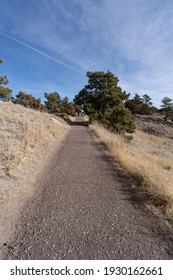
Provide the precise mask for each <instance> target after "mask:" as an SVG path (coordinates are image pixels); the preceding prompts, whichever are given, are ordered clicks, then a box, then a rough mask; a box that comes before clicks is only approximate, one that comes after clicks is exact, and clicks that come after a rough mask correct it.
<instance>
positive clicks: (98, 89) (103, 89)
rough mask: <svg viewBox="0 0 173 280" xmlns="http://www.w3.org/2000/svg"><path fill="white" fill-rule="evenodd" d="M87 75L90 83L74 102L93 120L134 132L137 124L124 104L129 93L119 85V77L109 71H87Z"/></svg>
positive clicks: (120, 131)
mask: <svg viewBox="0 0 173 280" xmlns="http://www.w3.org/2000/svg"><path fill="white" fill-rule="evenodd" d="M87 77H88V84H87V85H86V86H85V87H84V88H83V89H82V90H81V91H80V92H79V94H78V95H76V96H75V98H74V103H75V104H76V105H78V106H80V107H81V108H82V109H83V110H84V112H85V113H86V114H87V115H89V117H90V120H91V121H93V120H97V121H100V122H101V123H103V124H104V125H106V126H107V127H108V128H109V129H111V130H113V131H117V132H119V133H123V132H130V133H131V132H133V131H134V129H135V124H134V122H133V121H132V119H131V116H130V111H129V110H128V109H127V108H125V106H124V103H125V101H126V100H127V99H128V97H129V94H126V92H125V91H124V92H123V91H122V89H121V88H120V87H119V86H118V78H117V77H116V76H114V74H112V73H111V72H109V71H108V72H106V73H105V72H101V71H99V72H87Z"/></svg>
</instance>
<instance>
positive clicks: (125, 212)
mask: <svg viewBox="0 0 173 280" xmlns="http://www.w3.org/2000/svg"><path fill="white" fill-rule="evenodd" d="M78 122H80V118H79V119H78ZM79 124H80V123H78V125H74V126H72V127H71V130H70V132H69V134H68V136H67V138H66V140H65V141H64V143H63V144H62V146H61V150H60V151H59V153H57V154H56V155H55V156H54V158H53V160H52V162H51V164H50V165H49V166H48V167H47V169H45V172H44V173H43V174H42V176H41V178H40V179H39V181H38V182H37V184H38V186H37V193H36V196H35V197H33V198H32V199H31V200H30V201H29V202H28V204H27V205H26V207H25V209H24V210H23V213H22V217H21V221H20V223H19V224H18V226H17V228H16V234H15V236H14V238H13V239H12V240H11V241H10V243H9V244H5V246H4V252H5V254H6V255H4V258H5V259H172V257H173V239H172V237H171V234H169V231H168V230H166V228H167V227H166V223H165V224H164V222H163V223H161V221H160V218H158V217H157V216H155V215H153V214H152V213H151V212H149V211H147V210H145V209H144V208H143V207H142V206H141V205H140V203H138V201H135V200H133V199H132V196H131V194H130V192H129V191H128V189H129V185H128V177H126V178H125V179H124V180H123V178H122V176H121V172H120V167H119V166H118V165H116V164H113V163H112V162H111V160H110V159H109V157H108V156H107V155H106V153H105V151H104V149H103V147H102V145H100V144H99V143H98V142H97V141H95V140H94V138H93V137H92V135H91V131H90V130H89V129H88V127H86V126H81V125H79ZM122 172H123V170H122Z"/></svg>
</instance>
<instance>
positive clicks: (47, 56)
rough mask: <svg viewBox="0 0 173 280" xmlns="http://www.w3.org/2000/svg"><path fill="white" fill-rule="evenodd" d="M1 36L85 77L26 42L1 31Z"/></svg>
mask: <svg viewBox="0 0 173 280" xmlns="http://www.w3.org/2000/svg"><path fill="white" fill-rule="evenodd" d="M0 34H2V35H3V36H5V37H7V38H9V39H11V40H13V41H15V42H17V43H19V44H21V45H23V46H25V47H27V48H28V49H31V50H33V51H35V52H37V53H39V54H41V55H43V56H45V57H46V58H49V59H51V60H52V61H54V62H56V63H58V64H61V65H63V66H65V67H67V68H69V69H71V70H73V71H75V72H78V73H80V74H83V75H85V74H84V72H82V71H79V70H77V69H75V68H73V67H72V66H70V65H68V64H66V63H64V62H62V61H60V60H58V59H56V58H54V57H52V56H50V55H48V54H46V53H44V52H42V51H39V50H38V49H36V48H33V47H31V46H30V45H28V44H26V43H24V42H22V41H20V40H18V39H16V38H14V37H12V36H10V35H8V34H6V33H4V32H2V31H0Z"/></svg>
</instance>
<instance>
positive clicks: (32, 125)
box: [0, 102, 66, 177]
mask: <svg viewBox="0 0 173 280" xmlns="http://www.w3.org/2000/svg"><path fill="white" fill-rule="evenodd" d="M65 128H66V124H65V123H64V122H63V121H62V120H61V119H60V118H56V117H53V116H51V115H49V114H46V113H40V112H38V111H33V110H31V109H26V108H24V107H21V106H18V105H13V104H8V103H3V102H1V103H0V177H3V176H6V175H7V174H8V175H9V174H10V170H11V169H12V168H14V167H17V166H20V165H22V164H23V163H24V162H25V161H28V160H29V159H33V158H35V156H36V154H37V153H42V151H43V150H45V149H46V150H49V149H50V147H51V145H52V143H53V142H54V141H55V140H56V139H57V138H61V136H62V135H63V134H64V132H65V130H66V129H65Z"/></svg>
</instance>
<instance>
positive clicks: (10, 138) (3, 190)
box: [0, 102, 69, 247]
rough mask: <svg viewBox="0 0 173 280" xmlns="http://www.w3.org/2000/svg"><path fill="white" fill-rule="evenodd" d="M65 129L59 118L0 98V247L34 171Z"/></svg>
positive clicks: (27, 193) (30, 190)
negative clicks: (2, 100) (0, 100)
mask: <svg viewBox="0 0 173 280" xmlns="http://www.w3.org/2000/svg"><path fill="white" fill-rule="evenodd" d="M68 130H69V126H68V125H67V124H66V123H65V122H64V121H63V120H62V119H61V118H58V117H55V116H53V115H50V114H47V113H40V112H38V111H34V110H31V109H26V108H24V107H22V106H19V105H14V104H9V103H5V102H0V202H1V203H0V213H1V216H0V247H1V245H2V244H3V243H5V242H6V240H8V238H9V236H10V234H11V233H12V232H13V231H14V228H15V223H16V220H17V219H18V216H19V215H20V211H21V209H22V206H23V205H24V204H25V202H26V201H27V200H28V198H29V197H30V196H32V195H33V193H34V186H35V181H36V178H37V174H38V173H39V172H40V171H41V169H42V167H43V166H44V164H45V162H46V161H47V160H48V158H50V157H51V155H52V154H53V152H54V150H55V149H57V148H58V147H59V146H60V144H61V142H62V140H63V139H64V137H65V136H66V134H67V132H68Z"/></svg>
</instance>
